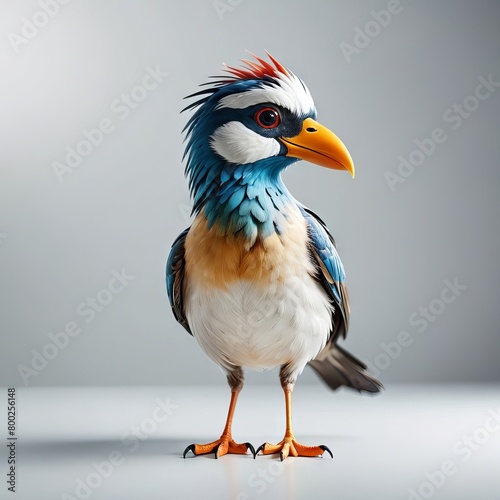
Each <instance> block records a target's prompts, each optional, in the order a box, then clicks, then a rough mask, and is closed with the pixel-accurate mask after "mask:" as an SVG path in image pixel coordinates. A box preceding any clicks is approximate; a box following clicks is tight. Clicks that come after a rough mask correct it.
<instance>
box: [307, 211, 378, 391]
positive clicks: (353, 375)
mask: <svg viewBox="0 0 500 500" xmlns="http://www.w3.org/2000/svg"><path fill="white" fill-rule="evenodd" d="M300 209H301V211H302V214H303V216H304V218H305V219H306V222H307V228H308V233H309V239H308V243H307V244H308V248H309V254H310V257H311V261H312V263H313V265H314V266H315V268H316V278H317V280H318V281H319V283H320V284H321V285H322V287H323V289H324V290H325V292H326V293H327V295H328V297H329V298H330V300H331V301H332V304H333V307H334V310H333V313H332V330H331V332H330V338H329V340H328V342H327V344H326V346H325V348H324V349H323V350H322V351H321V352H320V353H319V354H318V356H316V358H315V359H313V360H312V361H310V362H309V364H310V366H311V367H312V368H314V370H315V371H316V373H317V374H318V375H319V376H320V377H321V378H322V379H323V380H324V381H325V382H326V383H327V384H328V386H329V387H330V388H331V389H337V388H338V387H341V386H346V387H350V388H352V389H355V390H358V391H360V392H361V391H365V392H371V393H373V392H379V391H380V390H381V389H382V384H381V383H380V382H379V381H378V380H377V379H375V378H374V377H372V376H371V375H369V374H368V373H367V372H366V365H365V364H364V363H362V362H361V361H360V360H359V359H357V358H356V357H354V356H353V355H352V354H350V353H348V352H347V351H346V350H345V349H342V348H341V347H340V346H339V345H337V340H338V339H339V337H343V338H345V336H346V335H347V329H348V327H349V312H350V310H349V297H348V295H347V288H346V285H345V273H344V267H343V266H342V262H341V260H340V257H339V254H338V253H337V249H336V248H335V240H334V239H333V236H332V235H331V234H330V232H329V231H328V229H327V227H326V224H325V223H324V222H323V221H322V220H321V219H320V218H319V217H318V216H317V215H316V214H315V213H314V212H312V211H311V210H309V209H308V208H305V207H300Z"/></svg>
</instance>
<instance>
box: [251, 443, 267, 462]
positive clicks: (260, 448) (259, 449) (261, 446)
mask: <svg viewBox="0 0 500 500" xmlns="http://www.w3.org/2000/svg"><path fill="white" fill-rule="evenodd" d="M265 444H266V443H264V444H261V445H260V446H259V447H258V448H257V451H256V452H255V453H254V456H253V457H254V458H255V457H256V456H257V455H258V454H259V451H262V450H263V449H264V446H265Z"/></svg>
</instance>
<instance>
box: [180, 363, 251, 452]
mask: <svg viewBox="0 0 500 500" xmlns="http://www.w3.org/2000/svg"><path fill="white" fill-rule="evenodd" d="M227 381H228V384H229V387H230V388H231V401H230V402H229V410H228V412H227V419H226V425H225V426H224V430H223V431H222V434H221V437H220V438H219V439H217V440H216V441H212V442H211V443H207V444H190V445H189V446H188V447H187V448H186V449H185V450H184V454H183V456H184V458H186V454H187V452H188V451H192V452H193V454H194V455H205V454H207V453H214V454H215V458H219V457H222V456H223V455H226V454H227V453H238V454H245V453H246V452H247V450H250V451H251V452H252V455H253V456H254V458H255V450H254V447H253V446H252V445H251V444H250V443H242V444H238V443H235V442H234V440H233V437H232V435H231V426H232V423H233V415H234V410H235V408H236V402H237V400H238V395H239V393H240V391H241V389H242V387H243V370H242V369H241V368H240V367H237V368H235V369H234V370H233V371H231V372H229V373H228V375H227Z"/></svg>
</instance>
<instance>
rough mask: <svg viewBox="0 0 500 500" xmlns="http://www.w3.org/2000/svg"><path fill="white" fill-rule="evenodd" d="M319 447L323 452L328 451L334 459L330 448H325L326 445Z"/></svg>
mask: <svg viewBox="0 0 500 500" xmlns="http://www.w3.org/2000/svg"><path fill="white" fill-rule="evenodd" d="M319 447H320V448H321V449H322V450H323V451H327V452H328V453H330V456H331V457H332V458H333V453H332V452H331V451H330V448H328V446H325V445H324V444H320V445H319Z"/></svg>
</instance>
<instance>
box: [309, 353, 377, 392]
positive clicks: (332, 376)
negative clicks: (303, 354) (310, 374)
mask: <svg viewBox="0 0 500 500" xmlns="http://www.w3.org/2000/svg"><path fill="white" fill-rule="evenodd" d="M309 364H310V365H311V367H312V368H314V371H315V372H316V373H317V374H318V375H319V376H320V377H321V378H322V379H323V380H324V381H325V382H326V383H327V385H328V387H330V388H331V389H333V390H335V389H338V388H339V387H341V386H343V385H344V386H346V387H350V388H352V389H355V390H357V391H359V392H362V391H365V392H371V393H374V392H379V391H380V390H382V389H383V385H382V384H381V383H380V382H379V381H378V380H377V379H376V378H375V377H372V376H371V375H370V374H369V373H368V372H367V371H366V365H365V364H364V363H362V362H361V361H360V360H359V359H357V358H355V357H354V356H353V355H352V354H350V353H348V352H347V351H345V350H344V349H342V348H341V347H339V346H338V345H336V344H331V343H328V344H327V345H326V346H325V348H324V349H323V350H322V351H321V352H320V353H319V354H318V356H317V357H316V358H315V359H313V360H312V361H309Z"/></svg>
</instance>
